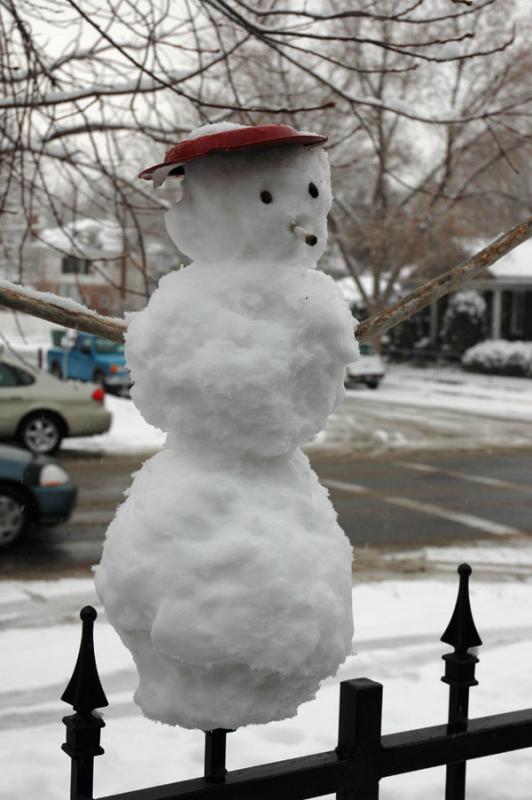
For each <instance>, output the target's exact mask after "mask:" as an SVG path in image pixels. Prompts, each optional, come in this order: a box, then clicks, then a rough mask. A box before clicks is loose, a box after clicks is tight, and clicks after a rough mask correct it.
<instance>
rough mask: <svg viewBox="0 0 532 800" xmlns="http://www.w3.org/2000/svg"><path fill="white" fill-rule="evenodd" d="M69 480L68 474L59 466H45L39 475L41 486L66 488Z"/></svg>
mask: <svg viewBox="0 0 532 800" xmlns="http://www.w3.org/2000/svg"><path fill="white" fill-rule="evenodd" d="M69 480H70V478H69V476H68V473H67V472H65V470H64V469H62V468H61V467H59V466H58V465H57V464H45V465H44V467H43V468H42V469H41V473H40V475H39V485H40V486H64V485H65V483H68V482H69Z"/></svg>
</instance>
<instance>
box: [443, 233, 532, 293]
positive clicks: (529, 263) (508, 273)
mask: <svg viewBox="0 0 532 800" xmlns="http://www.w3.org/2000/svg"><path fill="white" fill-rule="evenodd" d="M459 241H460V244H461V245H462V246H463V247H464V249H465V250H466V252H467V253H468V254H470V255H473V254H474V253H478V251H479V250H482V249H483V248H484V247H487V245H488V244H490V243H491V242H493V241H494V239H490V240H486V239H460V240H459ZM490 278H491V279H494V280H495V281H496V282H497V284H532V239H528V240H527V241H526V242H523V243H522V244H520V245H519V246H518V247H516V248H514V249H513V250H512V251H511V252H509V253H507V254H506V255H505V256H503V257H502V258H500V259H499V260H498V261H496V262H495V264H492V265H491V267H488V269H487V271H486V273H485V274H483V275H480V276H479V277H478V278H477V279H476V280H477V281H485V280H489V279H490Z"/></svg>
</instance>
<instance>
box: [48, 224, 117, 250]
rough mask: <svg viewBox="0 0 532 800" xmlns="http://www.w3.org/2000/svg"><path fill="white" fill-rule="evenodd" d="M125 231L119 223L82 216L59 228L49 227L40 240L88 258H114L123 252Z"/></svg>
mask: <svg viewBox="0 0 532 800" xmlns="http://www.w3.org/2000/svg"><path fill="white" fill-rule="evenodd" d="M123 237H124V232H123V229H122V227H121V226H120V225H119V224H118V222H116V221H114V220H106V219H88V218H80V219H77V220H74V221H73V222H68V223H66V224H65V225H64V226H63V227H60V228H47V229H46V230H44V231H43V232H42V234H41V239H42V240H43V241H44V242H45V244H48V245H49V246H50V247H53V248H55V249H57V250H60V251H61V252H64V253H70V254H72V255H76V256H85V257H86V258H98V257H106V258H109V257H113V256H118V255H120V254H121V253H122V251H123Z"/></svg>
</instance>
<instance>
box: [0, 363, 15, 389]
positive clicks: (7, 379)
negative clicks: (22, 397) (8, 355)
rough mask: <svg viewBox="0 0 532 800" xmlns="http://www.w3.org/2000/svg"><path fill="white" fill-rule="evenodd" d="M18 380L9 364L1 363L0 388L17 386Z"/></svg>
mask: <svg viewBox="0 0 532 800" xmlns="http://www.w3.org/2000/svg"><path fill="white" fill-rule="evenodd" d="M17 385H18V381H17V378H16V376H15V373H14V372H13V370H12V369H11V367H10V366H9V364H0V389H6V388H7V387H9V386H17Z"/></svg>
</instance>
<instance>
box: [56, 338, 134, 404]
mask: <svg viewBox="0 0 532 800" xmlns="http://www.w3.org/2000/svg"><path fill="white" fill-rule="evenodd" d="M52 341H53V342H54V345H55V346H54V347H52V348H50V350H48V354H47V360H48V371H49V372H50V373H51V374H52V375H55V376H56V377H57V378H66V379H74V380H78V381H92V382H93V383H101V384H102V385H103V386H105V388H106V389H108V390H109V391H114V392H116V393H118V394H127V393H128V392H129V389H130V386H131V378H130V375H129V371H128V369H127V367H126V359H125V356H124V345H123V344H119V343H118V342H112V341H111V340H110V339H102V338H101V337H99V336H93V335H92V334H89V333H77V332H76V331H53V332H52Z"/></svg>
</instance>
